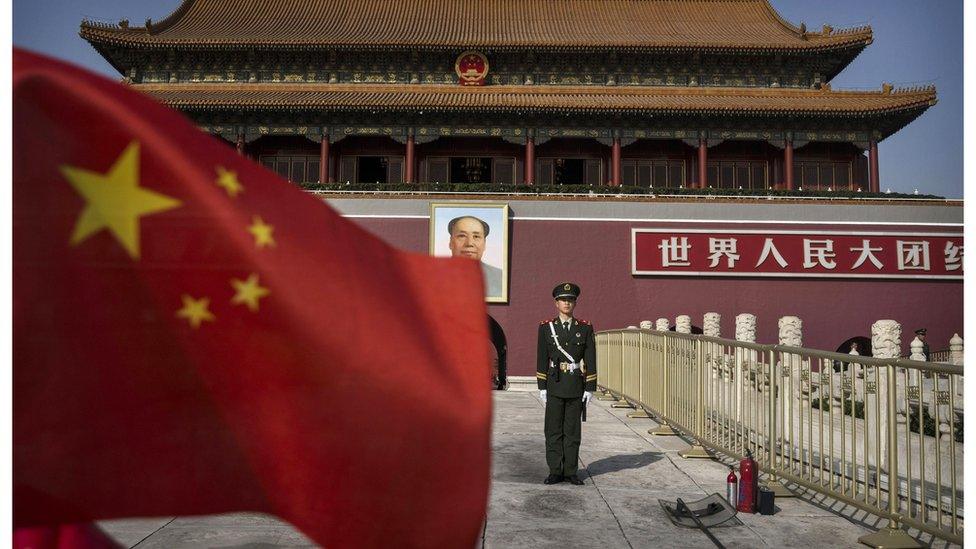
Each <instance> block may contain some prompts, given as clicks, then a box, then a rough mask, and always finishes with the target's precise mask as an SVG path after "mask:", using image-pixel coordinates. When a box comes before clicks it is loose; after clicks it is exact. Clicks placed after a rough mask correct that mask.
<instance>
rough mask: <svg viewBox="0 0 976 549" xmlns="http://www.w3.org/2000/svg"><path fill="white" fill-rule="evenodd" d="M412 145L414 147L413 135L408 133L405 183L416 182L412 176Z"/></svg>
mask: <svg viewBox="0 0 976 549" xmlns="http://www.w3.org/2000/svg"><path fill="white" fill-rule="evenodd" d="M413 147H414V141H413V135H408V136H407V177H406V183H416V181H414V177H413V165H414V160H413V156H414V154H413Z"/></svg>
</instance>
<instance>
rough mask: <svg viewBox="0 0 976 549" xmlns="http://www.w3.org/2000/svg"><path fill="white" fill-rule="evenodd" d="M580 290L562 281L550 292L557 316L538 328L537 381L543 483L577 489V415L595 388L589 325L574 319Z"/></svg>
mask: <svg viewBox="0 0 976 549" xmlns="http://www.w3.org/2000/svg"><path fill="white" fill-rule="evenodd" d="M579 294H580V288H579V286H577V285H576V284H573V283H571V282H566V283H563V284H560V285H558V286H556V287H555V288H554V289H553V290H552V297H553V298H555V300H556V310H557V311H558V312H559V314H558V315H557V316H556V317H555V318H552V319H549V320H545V321H543V322H542V324H541V325H540V326H539V351H538V354H537V361H536V380H537V381H538V384H539V398H541V399H542V402H543V403H544V404H545V406H546V422H545V433H546V463H547V464H548V465H549V476H548V477H546V480H545V483H546V484H556V483H558V482H562V481H563V480H568V481H569V482H570V483H572V484H575V485H577V486H579V485H581V484H583V481H582V480H580V479H579V477H577V476H576V469H577V464H578V463H579V447H580V419H581V418H580V415H581V414H582V412H583V406H586V404H587V403H588V402H589V401H590V399H591V398H592V397H593V391H595V390H596V341H595V339H594V337H593V326H591V325H590V324H589V323H588V322H587V321H585V320H580V319H578V318H574V317H573V309H575V308H576V298H578V297H579Z"/></svg>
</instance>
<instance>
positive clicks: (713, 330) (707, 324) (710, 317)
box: [702, 313, 722, 337]
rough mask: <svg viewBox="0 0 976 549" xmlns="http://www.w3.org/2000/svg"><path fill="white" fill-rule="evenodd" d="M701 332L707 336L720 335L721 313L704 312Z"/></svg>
mask: <svg viewBox="0 0 976 549" xmlns="http://www.w3.org/2000/svg"><path fill="white" fill-rule="evenodd" d="M702 333H703V334H704V335H707V336H709V337H722V315H720V314H718V313H705V321H704V322H703V323H702Z"/></svg>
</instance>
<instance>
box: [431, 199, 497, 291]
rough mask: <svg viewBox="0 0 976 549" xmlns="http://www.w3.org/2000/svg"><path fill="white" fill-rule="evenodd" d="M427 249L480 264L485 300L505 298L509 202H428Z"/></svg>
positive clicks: (437, 254)
mask: <svg viewBox="0 0 976 549" xmlns="http://www.w3.org/2000/svg"><path fill="white" fill-rule="evenodd" d="M430 253H431V255H434V256H439V257H465V258H468V259H473V260H475V261H478V262H479V263H480V264H481V272H482V274H483V275H484V280H485V300H486V301H487V302H489V303H505V302H507V301H508V204H449V203H448V204H431V206H430Z"/></svg>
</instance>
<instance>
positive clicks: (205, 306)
mask: <svg viewBox="0 0 976 549" xmlns="http://www.w3.org/2000/svg"><path fill="white" fill-rule="evenodd" d="M182 298H183V308H182V309H180V310H179V311H176V316H178V317H180V318H185V319H187V320H188V321H189V322H190V326H193V328H194V329H195V328H199V327H200V324H201V323H202V322H204V321H207V322H213V321H214V320H216V319H217V317H215V316H214V315H213V313H211V312H210V309H209V307H210V299H209V298H206V297H201V298H200V299H193V298H192V297H190V296H189V295H187V294H183V297H182Z"/></svg>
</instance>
